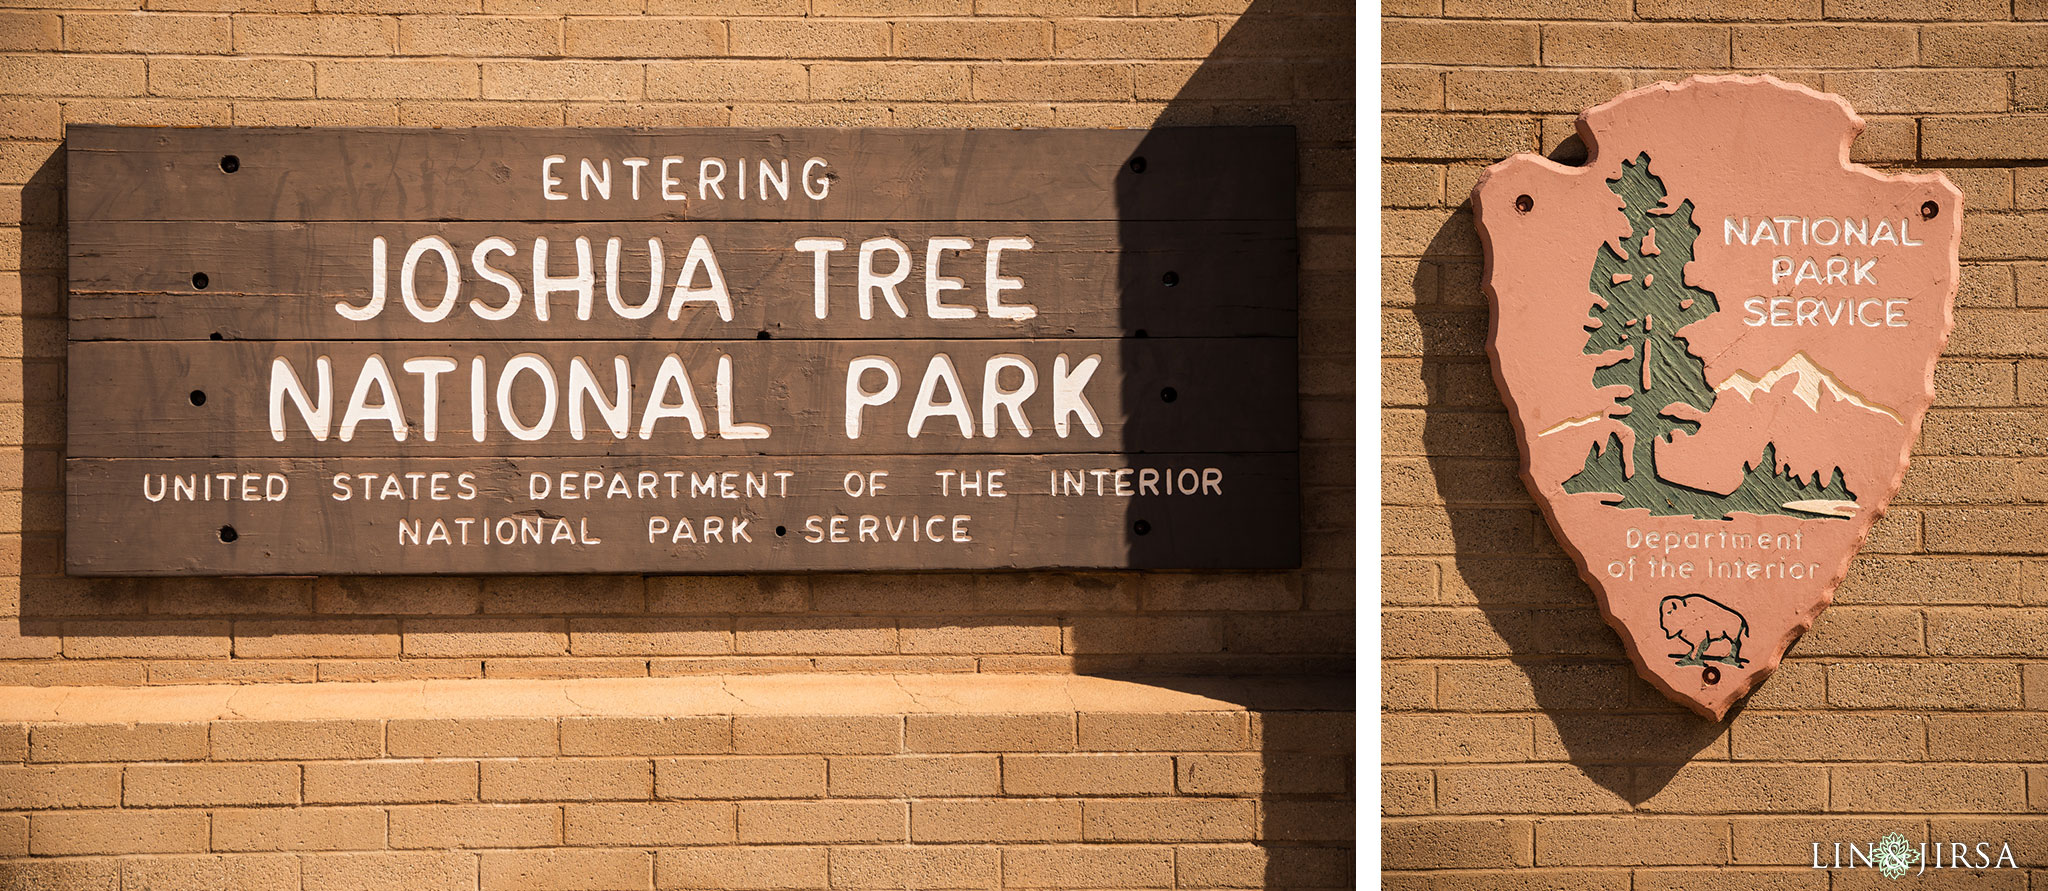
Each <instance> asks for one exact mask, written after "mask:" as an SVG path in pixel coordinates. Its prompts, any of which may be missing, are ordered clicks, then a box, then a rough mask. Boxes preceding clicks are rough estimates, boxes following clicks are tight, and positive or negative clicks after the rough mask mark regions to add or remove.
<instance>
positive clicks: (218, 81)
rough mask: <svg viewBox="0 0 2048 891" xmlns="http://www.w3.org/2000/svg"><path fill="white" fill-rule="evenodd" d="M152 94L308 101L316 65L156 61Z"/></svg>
mask: <svg viewBox="0 0 2048 891" xmlns="http://www.w3.org/2000/svg"><path fill="white" fill-rule="evenodd" d="M149 91H150V92H151V93H154V94H156V95H159V96H248V97H255V98H275V99H305V98H308V97H310V96H312V95H313V65H312V63H310V62H302V61H298V60H296V59H179V58H155V59H151V60H150V63H149Z"/></svg>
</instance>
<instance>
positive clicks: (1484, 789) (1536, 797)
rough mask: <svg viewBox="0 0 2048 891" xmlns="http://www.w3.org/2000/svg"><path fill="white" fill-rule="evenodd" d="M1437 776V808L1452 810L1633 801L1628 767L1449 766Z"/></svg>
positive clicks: (1536, 809) (1567, 810)
mask: <svg viewBox="0 0 2048 891" xmlns="http://www.w3.org/2000/svg"><path fill="white" fill-rule="evenodd" d="M1436 775H1437V786H1436V799H1437V808H1438V809H1439V810H1441V811H1442V812H1443V813H1449V814H1515V813H1524V814H1526V813H1558V814H1585V813H1603V812H1615V811H1622V810H1627V809H1628V806H1629V805H1628V799H1627V798H1626V797H1625V796H1626V795H1627V794H1628V791H1627V790H1628V789H1629V782H1630V780H1629V769H1628V768H1626V767H1618V766H1608V765H1594V766H1588V767H1584V768H1581V767H1577V766H1572V765H1532V766H1528V767H1449V768H1442V769H1439V770H1437V772H1436Z"/></svg>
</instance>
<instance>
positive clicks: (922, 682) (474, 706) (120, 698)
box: [0, 674, 1354, 724]
mask: <svg viewBox="0 0 2048 891" xmlns="http://www.w3.org/2000/svg"><path fill="white" fill-rule="evenodd" d="M1353 702H1354V700H1353V698H1352V690H1351V688H1350V686H1349V684H1348V683H1347V682H1346V681H1343V680H1339V679H1328V678H1314V679H1293V678H1282V679H1269V678H1257V679H1214V678H1158V679H1130V680H1125V679H1113V678H1102V677H1089V676H1081V675H993V674H939V675H931V674H925V675H847V674H799V675H740V676H705V677H687V678H578V679H556V680H490V679H485V680H430V681H386V682H377V683H313V684H248V685H237V686H222V685H215V686H162V687H0V722H10V723H46V722H76V723H95V724H107V723H115V724H119V723H136V722H191V721H231V720H252V721H258V720H340V719H374V718H486V717H567V716H620V715H624V716H684V715H913V714H1031V713H1068V714H1073V713H1083V712H1089V713H1093V712H1147V713H1171V712H1244V711H1263V710H1279V711H1350V710H1352V709H1353V707H1354V706H1353Z"/></svg>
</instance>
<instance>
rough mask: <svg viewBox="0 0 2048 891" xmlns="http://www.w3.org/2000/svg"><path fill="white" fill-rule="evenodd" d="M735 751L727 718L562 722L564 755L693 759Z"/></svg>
mask: <svg viewBox="0 0 2048 891" xmlns="http://www.w3.org/2000/svg"><path fill="white" fill-rule="evenodd" d="M731 750H732V719H731V718H728V717H724V716H711V715H692V716H688V717H676V718H657V717H617V718H614V717H606V718H582V717H565V718H563V719H562V754H564V755H692V754H701V753H710V752H727V751H731Z"/></svg>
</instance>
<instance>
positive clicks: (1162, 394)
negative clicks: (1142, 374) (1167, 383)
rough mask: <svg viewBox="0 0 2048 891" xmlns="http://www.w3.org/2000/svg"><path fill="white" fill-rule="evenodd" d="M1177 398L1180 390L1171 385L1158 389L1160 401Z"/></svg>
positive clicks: (1169, 400)
mask: <svg viewBox="0 0 2048 891" xmlns="http://www.w3.org/2000/svg"><path fill="white" fill-rule="evenodd" d="M1179 398H1180V392H1179V391H1177V390H1175V389H1174V388H1172V387H1167V388H1166V389H1164V390H1160V391H1159V401H1161V402H1172V401H1174V400H1175V399H1179Z"/></svg>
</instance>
